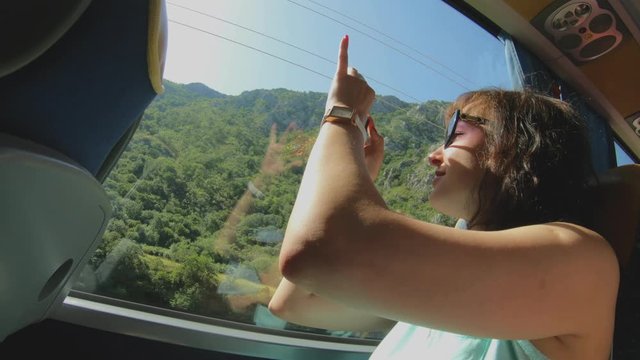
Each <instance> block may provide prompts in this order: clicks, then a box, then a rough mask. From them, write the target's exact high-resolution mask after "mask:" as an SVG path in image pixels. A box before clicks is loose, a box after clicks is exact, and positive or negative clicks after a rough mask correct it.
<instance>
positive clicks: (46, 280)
mask: <svg viewBox="0 0 640 360" xmlns="http://www.w3.org/2000/svg"><path fill="white" fill-rule="evenodd" d="M0 199H2V201H1V202H0V229H2V232H1V233H0V342H1V341H3V340H4V339H5V337H6V336H7V335H9V334H11V333H13V332H15V331H17V330H20V329H21V328H23V327H25V326H27V325H29V324H32V323H35V322H38V321H40V320H42V319H44V318H45V317H47V316H48V315H49V313H50V312H51V311H52V310H54V309H55V307H56V306H57V305H59V304H60V303H61V302H62V301H63V300H64V298H65V296H66V295H67V293H68V291H69V289H70V284H71V283H72V281H73V280H74V279H75V278H76V276H77V275H78V274H79V273H80V272H81V271H82V269H83V267H84V265H85V264H86V263H87V261H88V259H89V258H90V257H91V256H92V255H93V253H94V251H95V249H96V247H97V246H98V244H99V243H100V240H101V239H102V234H103V233H104V230H105V228H106V225H107V222H108V220H109V218H110V216H111V206H110V202H109V198H108V197H107V194H106V193H105V191H104V189H103V188H102V185H101V184H100V183H99V182H98V181H97V180H96V179H95V177H94V176H93V175H92V174H90V173H89V172H88V171H87V170H85V169H84V168H82V167H81V166H80V165H78V164H77V163H76V162H74V161H73V160H71V159H69V158H67V157H66V156H64V155H62V154H60V153H58V152H56V151H54V150H51V149H49V148H47V147H45V146H42V145H38V144H35V143H33V142H30V141H27V140H24V139H20V138H17V137H14V136H11V135H7V134H0Z"/></svg>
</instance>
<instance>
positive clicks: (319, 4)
mask: <svg viewBox="0 0 640 360" xmlns="http://www.w3.org/2000/svg"><path fill="white" fill-rule="evenodd" d="M307 1H308V2H310V3H313V4H316V5H317V6H320V7H322V8H325V9H327V10H329V11H331V12H334V13H336V14H338V15H341V16H343V17H345V18H347V19H349V20H352V21H354V22H356V23H358V24H360V25H361V26H364V27H366V28H368V29H370V30H372V31H374V32H376V33H378V34H380V35H382V36H384V37H386V38H387V39H389V40H391V41H393V42H394V43H397V44H400V45H402V46H404V47H406V48H409V49H411V50H413V51H415V52H416V53H418V54H420V55H422V56H423V57H424V58H426V59H428V60H430V61H432V62H434V63H436V64H438V65H440V66H442V67H443V68H445V69H447V70H449V71H450V72H451V73H453V74H455V75H457V76H458V77H460V78H461V79H462V80H464V81H466V82H469V83H472V84H473V81H472V80H470V79H469V78H467V77H465V76H463V75H462V74H460V73H458V72H457V71H455V70H453V69H452V68H450V67H448V66H447V65H445V64H443V63H441V62H440V61H438V60H436V59H435V58H434V57H432V56H429V55H427V54H425V53H423V52H421V51H420V50H418V49H416V48H414V47H412V46H411V45H408V44H406V43H404V42H402V41H400V40H398V39H396V38H393V37H391V36H389V35H387V34H385V33H383V32H382V31H379V30H378V29H376V28H374V27H373V26H369V25H367V24H366V23H364V22H362V21H360V20H358V19H356V18H354V17H352V16H349V15H347V14H344V13H342V12H340V11H338V10H335V9H332V8H330V7H328V6H326V5H323V4H321V3H319V2H317V1H314V0H307Z"/></svg>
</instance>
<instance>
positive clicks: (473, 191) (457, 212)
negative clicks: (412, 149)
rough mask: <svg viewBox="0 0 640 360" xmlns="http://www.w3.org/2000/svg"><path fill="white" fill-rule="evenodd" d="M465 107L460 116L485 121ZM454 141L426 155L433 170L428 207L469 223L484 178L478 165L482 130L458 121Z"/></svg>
mask: <svg viewBox="0 0 640 360" xmlns="http://www.w3.org/2000/svg"><path fill="white" fill-rule="evenodd" d="M473 110H474V107H473V106H470V105H467V106H464V107H463V108H462V109H461V112H462V113H464V114H467V115H473V116H479V117H484V114H482V113H480V112H478V111H476V112H474V111H473ZM453 136H454V139H453V142H452V143H451V145H449V147H448V148H446V149H445V148H444V146H440V147H439V148H438V149H436V150H435V151H434V152H432V153H431V154H429V157H428V159H429V163H430V164H431V165H432V166H434V167H435V168H436V171H435V175H436V176H435V178H434V180H433V192H432V193H431V196H430V197H429V200H430V202H431V205H432V206H433V207H434V208H435V209H436V210H438V211H440V212H442V213H444V214H447V215H449V216H453V217H457V218H463V219H465V220H469V219H470V218H471V217H473V215H474V214H475V212H476V209H477V207H478V187H479V184H480V180H481V178H482V176H483V174H484V169H482V168H481V167H480V162H479V161H478V151H479V150H480V149H481V148H482V145H483V144H484V140H485V134H484V131H483V129H482V128H481V127H480V126H479V125H477V124H474V123H472V122H466V121H464V120H462V119H461V120H460V121H458V125H457V127H456V130H455V132H454V135H453Z"/></svg>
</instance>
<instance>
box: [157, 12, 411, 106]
mask: <svg viewBox="0 0 640 360" xmlns="http://www.w3.org/2000/svg"><path fill="white" fill-rule="evenodd" d="M167 3H168V4H171V5H173V6H177V7H179V8H182V9H185V10H188V11H192V12H194V13H197V14H200V15H203V16H206V17H209V18H212V19H215V20H218V21H222V22H224V23H227V24H230V25H233V26H237V27H239V28H241V29H244V30H247V31H250V32H252V33H255V34H258V35H260V36H264V37H266V38H268V39H271V40H274V41H277V42H279V43H281V44H285V45H288V46H291V47H292V48H294V49H298V50H300V51H303V52H305V53H307V54H310V55H313V56H315V57H317V58H320V59H322V60H324V61H326V62H328V63H330V64H333V65H337V62H335V61H333V60H330V59H327V58H326V57H324V56H322V55H318V54H316V53H314V52H311V51H309V50H306V49H303V48H301V47H299V46H297V45H294V44H291V43H289V42H286V41H284V40H280V39H278V38H275V37H273V36H270V35H267V34H265V33H263V32H261V31H257V30H254V29H251V28H248V27H246V26H242V25H239V24H236V23H234V22H231V21H228V20H225V19H222V18H219V17H217V16H213V15H211V14H207V13H205V12H202V11H199V10H195V9H191V8H189V7H186V6H183V5H179V4H175V3H173V2H167ZM367 79H369V80H371V81H373V82H375V83H377V84H379V85H382V86H384V87H386V88H388V89H391V90H392V91H395V92H396V93H398V94H402V95H404V96H406V97H408V98H411V99H413V100H414V101H417V102H418V103H420V102H422V101H421V100H420V99H418V98H416V97H414V96H411V95H409V94H407V93H405V92H404V91H402V90H398V89H396V88H394V87H393V86H391V85H388V84H385V83H383V82H382V81H379V80H376V79H374V78H372V77H369V76H367Z"/></svg>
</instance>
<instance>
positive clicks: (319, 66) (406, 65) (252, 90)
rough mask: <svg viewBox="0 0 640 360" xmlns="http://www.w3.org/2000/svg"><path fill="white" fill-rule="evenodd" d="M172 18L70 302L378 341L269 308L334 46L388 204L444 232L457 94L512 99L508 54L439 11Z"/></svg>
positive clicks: (203, 13) (340, 5)
mask: <svg viewBox="0 0 640 360" xmlns="http://www.w3.org/2000/svg"><path fill="white" fill-rule="evenodd" d="M365 4H366V5H365ZM167 9H168V15H169V25H170V28H169V45H168V54H167V63H166V68H165V82H164V87H165V92H164V94H162V95H160V96H158V98H157V99H156V100H155V101H154V102H153V103H152V104H151V105H150V106H149V107H148V109H147V110H146V113H145V114H144V117H143V119H142V121H141V123H140V126H139V128H138V130H137V132H136V133H135V135H134V136H133V138H132V140H131V142H130V143H129V145H128V147H127V149H126V151H125V152H124V153H123V154H122V156H121V158H120V160H119V162H118V163H117V164H116V166H115V167H114V169H113V171H112V172H111V174H110V175H109V177H108V178H107V179H106V181H105V182H104V185H105V188H106V190H107V192H108V194H109V195H110V196H111V198H112V203H113V208H114V216H113V218H112V220H111V222H110V224H109V227H108V229H107V231H106V234H105V236H104V243H103V244H102V246H101V247H100V248H99V250H98V251H97V252H96V254H95V256H94V257H93V259H92V260H91V262H90V265H89V266H88V267H87V268H86V269H85V271H84V272H83V275H82V277H81V279H80V280H79V282H78V283H77V284H76V285H75V290H76V291H75V292H74V295H75V296H78V297H81V296H82V294H83V293H86V294H95V295H101V296H106V297H109V298H114V299H120V300H124V301H127V302H131V303H138V304H144V305H148V306H152V307H154V308H158V309H170V310H176V311H178V312H179V313H184V314H192V315H198V316H206V317H208V318H215V319H223V320H225V321H231V322H232V323H238V324H250V325H258V326H260V327H263V328H270V329H277V330H291V331H296V332H307V333H314V334H319V335H329V336H333V337H334V338H338V337H342V338H345V337H346V338H351V339H371V340H377V339H380V338H381V337H382V336H384V333H357V332H352V331H349V329H344V331H335V330H326V329H316V328H309V327H305V326H300V325H297V324H291V323H286V322H285V321H283V320H281V319H279V318H277V317H275V316H273V315H272V314H271V313H270V312H269V311H268V309H267V308H266V304H267V303H268V301H269V299H270V297H271V295H272V294H273V292H274V289H275V287H276V286H277V285H278V283H279V281H280V279H281V275H280V273H279V271H278V267H277V259H278V253H279V248H280V242H281V240H282V238H283V236H284V231H285V229H286V226H287V221H288V218H289V214H290V211H291V208H292V206H293V203H294V200H295V196H296V192H297V189H298V184H299V182H300V179H301V176H302V172H303V170H304V165H305V161H306V158H307V156H308V154H309V150H310V147H311V145H312V144H313V141H314V138H315V135H316V134H317V131H318V125H319V123H320V119H321V117H322V115H323V111H324V102H325V100H326V91H327V90H328V87H329V84H330V79H331V77H332V76H333V73H334V71H335V59H336V56H337V47H338V41H339V39H340V38H341V37H342V36H343V35H344V34H349V36H350V39H351V40H350V42H351V46H350V60H349V61H350V63H351V64H353V65H354V66H357V67H358V70H359V71H360V72H361V73H362V74H363V75H364V76H365V77H366V78H367V80H368V82H369V83H370V84H371V86H372V87H373V88H374V89H375V90H376V92H377V101H376V104H375V105H374V108H373V113H372V116H373V117H374V118H375V121H376V127H377V129H378V130H379V132H380V133H381V134H382V135H383V136H384V137H385V138H386V146H387V149H386V154H385V162H384V165H383V168H382V170H381V172H380V175H379V177H378V179H377V186H378V188H379V189H380V190H381V192H382V194H383V196H384V198H385V200H386V201H387V203H388V204H389V206H390V207H392V208H393V209H395V210H397V211H399V212H403V213H407V214H410V215H412V216H415V217H417V218H421V219H424V220H429V221H432V222H436V223H441V224H447V225H453V224H454V222H455V221H454V219H450V218H447V217H445V216H443V215H440V214H438V213H436V212H435V211H434V210H433V209H432V208H431V207H430V206H429V204H428V201H427V199H428V193H429V191H430V179H431V178H432V176H433V168H431V167H430V166H428V163H427V162H426V161H425V157H426V155H427V154H428V153H429V151H430V149H432V148H433V147H434V146H438V145H440V144H441V142H442V136H443V131H444V129H443V127H442V113H443V109H444V108H445V107H446V106H447V105H448V104H449V102H451V101H452V100H453V99H454V98H455V97H456V96H457V95H459V94H460V93H462V92H465V91H467V90H471V89H477V88H482V87H490V86H493V87H500V88H505V89H508V88H510V80H509V78H508V72H507V70H506V65H505V59H504V49H503V44H502V43H501V42H500V41H499V40H498V39H497V38H495V37H494V36H492V35H490V34H489V33H487V32H486V31H484V30H483V29H482V28H480V27H479V26H478V25H476V24H475V23H474V22H472V21H470V20H469V19H467V18H466V17H465V16H463V15H461V14H460V13H458V12H457V11H455V10H454V9H452V8H450V7H448V6H447V5H446V4H444V3H443V2H441V1H418V2H415V1H394V2H387V1H376V2H368V1H367V2H341V1H337V0H335V1H323V2H322V3H320V2H316V1H306V2H301V1H293V0H291V1H281V2H258V1H248V0H247V1H235V0H234V1H216V2H209V1H180V2H179V3H173V2H168V3H167ZM346 14H352V15H346ZM87 296H88V295H87ZM172 314H178V313H177V312H173V313H172ZM176 316H177V315H176ZM231 322H228V323H226V324H232V323H231ZM229 326H232V325H229ZM291 334H293V332H292V333H291Z"/></svg>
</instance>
